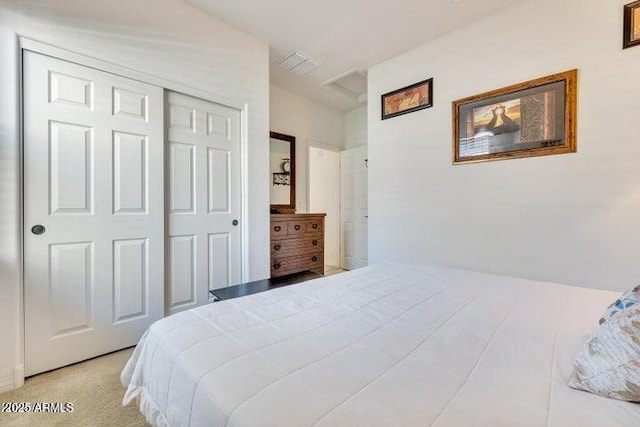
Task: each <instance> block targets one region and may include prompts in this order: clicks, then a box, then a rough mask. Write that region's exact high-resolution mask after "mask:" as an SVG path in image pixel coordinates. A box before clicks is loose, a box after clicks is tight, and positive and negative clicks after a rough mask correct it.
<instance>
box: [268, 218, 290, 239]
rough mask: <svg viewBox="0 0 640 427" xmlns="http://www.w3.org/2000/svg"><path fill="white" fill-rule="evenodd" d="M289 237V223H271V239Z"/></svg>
mask: <svg viewBox="0 0 640 427" xmlns="http://www.w3.org/2000/svg"><path fill="white" fill-rule="evenodd" d="M286 235H287V222H286V221H278V222H272V223H271V237H272V238H273V237H281V236H286Z"/></svg>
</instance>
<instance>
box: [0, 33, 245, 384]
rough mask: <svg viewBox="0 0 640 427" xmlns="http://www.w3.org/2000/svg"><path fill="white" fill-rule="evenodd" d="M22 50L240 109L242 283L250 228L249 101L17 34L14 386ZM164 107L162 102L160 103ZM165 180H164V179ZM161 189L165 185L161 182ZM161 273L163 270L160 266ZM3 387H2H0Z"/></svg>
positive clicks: (21, 341)
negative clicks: (248, 219)
mask: <svg viewBox="0 0 640 427" xmlns="http://www.w3.org/2000/svg"><path fill="white" fill-rule="evenodd" d="M25 51H30V52H34V53H38V54H41V55H46V56H50V57H52V58H56V59H60V60H63V61H67V62H71V63H74V64H77V65H81V66H84V67H88V68H93V69H96V70H99V71H103V72H107V73H110V74H115V75H117V76H120V77H125V78H128V79H131V80H136V81H139V82H142V83H146V84H149V85H152V86H157V87H159V88H161V89H163V91H164V93H165V97H166V93H167V91H169V90H170V91H173V92H179V93H183V94H185V95H189V96H193V97H196V98H200V99H203V100H205V101H208V102H212V103H214V104H220V105H224V106H227V107H230V108H233V109H235V110H238V111H240V179H241V183H240V191H241V200H240V203H241V212H240V221H241V224H242V225H243V227H242V229H241V230H240V233H241V238H240V239H241V240H240V241H241V243H240V247H241V249H240V251H241V259H240V263H241V268H240V270H241V271H240V277H241V280H242V281H243V282H246V281H247V280H248V277H249V253H248V251H247V249H248V248H249V227H248V226H247V224H245V222H246V221H245V219H247V218H249V215H248V206H249V199H248V195H249V191H248V186H249V179H248V178H249V176H248V175H249V170H248V156H247V154H248V147H249V139H248V134H249V133H248V130H249V127H248V122H249V118H250V115H249V104H248V102H247V101H246V100H241V99H232V98H228V97H224V96H220V95H217V94H214V93H211V92H208V91H204V90H202V89H198V88H195V87H191V86H187V85H183V84H181V83H177V82H174V81H171V80H167V79H163V78H161V77H156V76H154V75H151V74H147V73H144V72H140V71H137V70H134V69H132V68H128V67H125V66H122V65H118V64H114V63H111V62H107V61H103V60H101V59H97V58H93V57H90V56H87V55H82V54H79V53H75V52H72V51H69V50H66V49H64V48H60V47H57V46H53V45H50V44H47V43H43V42H40V41H37V40H34V39H30V38H27V37H24V36H21V35H18V43H17V53H18V57H17V60H18V61H17V71H18V79H17V84H18V129H19V135H18V144H19V145H18V146H19V153H18V156H19V157H18V163H19V168H18V191H19V200H18V205H19V215H18V218H19V224H18V231H19V239H18V245H19V259H18V298H19V303H18V316H19V320H18V322H19V325H18V330H17V332H18V334H17V336H16V339H17V342H16V348H17V349H19V352H20V354H19V355H18V357H17V359H18V360H19V363H20V364H19V365H18V366H17V367H16V368H15V372H14V384H13V386H14V387H20V386H22V384H24V359H25V299H24V264H25V254H24V233H25V224H24V214H25V210H24V173H25V169H24V116H25V111H24V81H23V71H24V70H23V53H24V52H25ZM162 108H163V110H164V108H165V105H164V103H163V106H162ZM165 140H166V130H165V128H164V125H163V130H162V141H163V145H164V142H165ZM165 166H166V165H163V169H165ZM165 181H166V180H165ZM163 190H164V184H163ZM166 224H167V223H166V219H165V237H166V234H167V228H166ZM163 275H164V269H163ZM0 388H2V387H0Z"/></svg>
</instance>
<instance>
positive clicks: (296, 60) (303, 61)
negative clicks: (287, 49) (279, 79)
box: [278, 52, 320, 76]
mask: <svg viewBox="0 0 640 427" xmlns="http://www.w3.org/2000/svg"><path fill="white" fill-rule="evenodd" d="M278 65H279V66H280V68H284V69H285V70H287V71H291V72H292V73H293V74H296V75H298V76H302V75H303V74H307V73H308V72H309V71H311V70H313V69H315V68H318V67H319V66H320V64H319V63H318V62H316V61H314V60H313V59H311V58H309V57H308V56H305V55H303V54H301V53H300V52H293V53H291V54H289V56H287V57H286V58H284V59H281V60H280V61H278Z"/></svg>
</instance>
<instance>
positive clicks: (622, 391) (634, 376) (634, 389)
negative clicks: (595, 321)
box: [569, 305, 640, 402]
mask: <svg viewBox="0 0 640 427" xmlns="http://www.w3.org/2000/svg"><path fill="white" fill-rule="evenodd" d="M569 387H571V388H575V389H578V390H585V391H588V392H591V393H595V394H599V395H601V396H605V397H611V398H613V399H619V400H627V401H629V402H640V306H639V305H636V306H634V307H631V308H628V309H625V310H622V311H620V312H618V313H617V314H616V315H615V316H613V317H611V318H610V319H609V320H607V321H606V322H605V323H603V324H602V325H600V327H599V328H598V329H597V330H596V332H595V333H594V334H593V336H592V337H591V338H590V340H589V341H588V342H587V343H586V344H585V346H584V348H583V349H582V352H581V353H580V355H579V356H578V357H577V359H576V361H575V363H574V366H573V372H572V373H571V377H570V378H569Z"/></svg>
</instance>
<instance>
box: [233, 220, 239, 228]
mask: <svg viewBox="0 0 640 427" xmlns="http://www.w3.org/2000/svg"><path fill="white" fill-rule="evenodd" d="M231 224H233V226H234V227H235V226H236V225H238V220H237V219H234V220H233V221H231Z"/></svg>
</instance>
